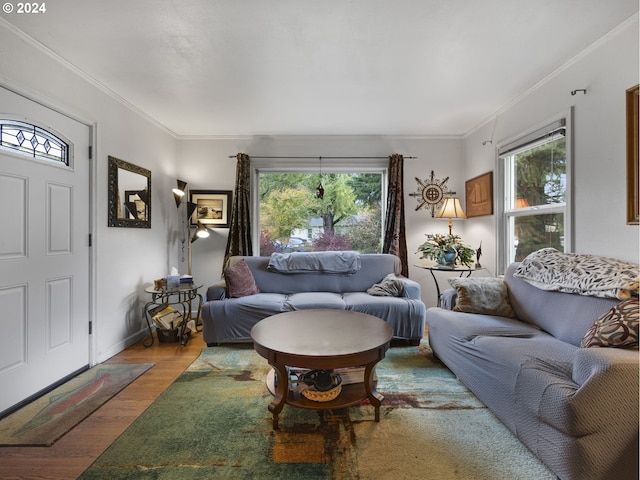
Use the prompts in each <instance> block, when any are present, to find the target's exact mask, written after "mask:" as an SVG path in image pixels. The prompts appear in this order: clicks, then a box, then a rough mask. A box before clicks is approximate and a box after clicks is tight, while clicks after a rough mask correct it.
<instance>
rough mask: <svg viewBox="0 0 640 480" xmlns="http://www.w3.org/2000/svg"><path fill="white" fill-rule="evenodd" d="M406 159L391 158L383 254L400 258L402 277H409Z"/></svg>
mask: <svg viewBox="0 0 640 480" xmlns="http://www.w3.org/2000/svg"><path fill="white" fill-rule="evenodd" d="M403 178H404V157H403V156H402V155H400V154H398V153H394V154H393V155H391V156H390V157H389V187H388V191H387V215H386V218H385V222H384V225H385V231H384V243H383V246H382V253H391V254H393V255H397V256H398V257H400V263H401V266H402V275H404V276H405V277H408V276H409V263H408V260H407V236H406V233H405V225H404V188H403Z"/></svg>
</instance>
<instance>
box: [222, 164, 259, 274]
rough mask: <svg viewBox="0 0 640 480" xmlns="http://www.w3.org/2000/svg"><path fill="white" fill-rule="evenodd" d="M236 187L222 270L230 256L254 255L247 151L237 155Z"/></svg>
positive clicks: (249, 165)
mask: <svg viewBox="0 0 640 480" xmlns="http://www.w3.org/2000/svg"><path fill="white" fill-rule="evenodd" d="M236 158H237V159H238V163H237V166H236V188H235V191H234V195H233V203H232V205H231V221H230V224H229V239H228V240H227V248H226V250H225V253H224V262H223V264H222V271H223V272H224V270H225V269H226V268H227V264H228V263H229V258H230V257H232V256H234V255H247V256H250V255H253V248H252V246H251V219H250V211H251V203H250V202H251V199H250V195H251V168H250V167H251V160H250V158H249V155H247V154H246V153H238V155H237V156H236Z"/></svg>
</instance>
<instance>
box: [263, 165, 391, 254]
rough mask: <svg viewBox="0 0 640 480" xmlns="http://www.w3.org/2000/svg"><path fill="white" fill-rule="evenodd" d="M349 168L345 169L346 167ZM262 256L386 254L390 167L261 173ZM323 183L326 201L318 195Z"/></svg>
mask: <svg viewBox="0 0 640 480" xmlns="http://www.w3.org/2000/svg"><path fill="white" fill-rule="evenodd" d="M343 169H344V167H343ZM256 173H257V175H256V178H257V181H258V188H257V191H258V192H259V194H258V195H257V196H256V197H257V198H255V199H254V211H256V210H257V218H258V222H257V224H258V229H259V234H260V236H259V238H260V246H259V250H258V251H259V255H270V254H271V253H273V252H301V251H323V250H355V251H358V252H360V253H380V252H381V250H382V232H383V230H382V219H383V218H384V217H383V205H384V198H385V194H386V192H385V189H384V188H383V185H385V184H386V167H385V169H377V168H362V167H360V168H355V169H349V171H344V172H343V171H334V170H332V171H330V173H323V174H322V175H320V174H319V173H318V172H317V171H316V172H310V171H309V169H308V167H307V168H299V169H296V168H294V167H290V168H288V169H282V168H281V169H268V168H258V169H256ZM320 184H322V188H323V189H324V196H323V198H319V197H318V195H317V191H318V187H319V185H320Z"/></svg>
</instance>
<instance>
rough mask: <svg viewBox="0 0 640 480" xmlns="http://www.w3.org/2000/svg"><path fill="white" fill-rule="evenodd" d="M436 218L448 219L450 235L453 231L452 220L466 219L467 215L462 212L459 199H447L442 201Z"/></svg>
mask: <svg viewBox="0 0 640 480" xmlns="http://www.w3.org/2000/svg"><path fill="white" fill-rule="evenodd" d="M436 218H448V219H449V235H451V234H452V233H451V232H452V231H453V219H454V218H467V215H466V214H465V213H464V211H463V210H462V205H460V199H459V198H457V197H449V198H445V199H444V203H443V204H442V207H441V208H440V211H439V212H438V213H437V214H436Z"/></svg>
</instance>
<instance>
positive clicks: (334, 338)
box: [251, 309, 393, 430]
mask: <svg viewBox="0 0 640 480" xmlns="http://www.w3.org/2000/svg"><path fill="white" fill-rule="evenodd" d="M392 337H393V329H392V328H391V326H390V325H389V324H388V323H386V322H385V321H384V320H381V319H380V318H377V317H374V316H372V315H367V314H365V313H358V312H351V311H346V310H330V309H325V310H298V311H295V312H286V313H280V314H277V315H273V316H271V317H267V318H265V319H264V320H261V321H260V322H258V323H257V324H256V325H254V327H253V328H252V329H251V338H252V339H253V344H254V348H255V350H256V352H258V354H259V355H261V356H262V357H264V358H266V359H267V361H268V362H269V365H271V366H272V367H273V368H274V369H275V375H276V379H277V381H276V382H274V383H275V385H274V388H273V390H274V391H273V392H272V393H273V394H274V398H273V401H272V402H271V403H270V404H269V407H268V408H269V411H270V412H271V413H272V414H273V428H274V429H276V430H277V429H278V415H279V414H280V412H281V411H282V408H283V407H284V405H285V404H288V405H293V406H295V407H300V408H308V409H312V410H327V409H332V408H344V407H349V406H352V405H358V404H359V403H360V402H362V401H363V400H365V399H367V398H368V399H369V401H370V402H371V405H373V407H374V408H375V420H376V422H379V421H380V404H381V403H382V400H383V399H384V397H383V396H382V395H381V394H379V393H378V392H377V390H376V386H377V385H376V381H375V380H374V376H373V372H374V367H375V365H376V363H378V362H379V361H380V360H382V359H383V358H384V356H385V352H386V351H387V349H388V348H389V343H390V342H391V338H392ZM287 367H299V368H309V369H323V370H332V369H335V368H347V367H364V382H362V383H353V384H349V385H343V386H342V391H341V392H340V395H338V397H337V398H335V399H333V400H330V401H328V402H317V401H313V400H309V399H307V398H305V397H304V396H302V395H301V394H300V393H298V392H294V391H292V390H290V389H289V375H288V372H287Z"/></svg>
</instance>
